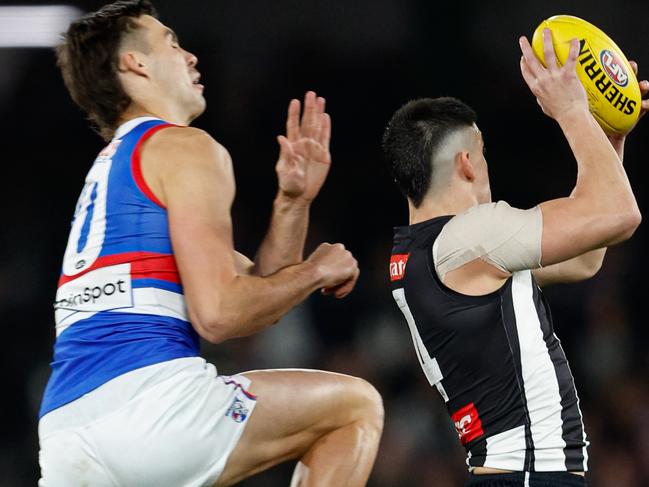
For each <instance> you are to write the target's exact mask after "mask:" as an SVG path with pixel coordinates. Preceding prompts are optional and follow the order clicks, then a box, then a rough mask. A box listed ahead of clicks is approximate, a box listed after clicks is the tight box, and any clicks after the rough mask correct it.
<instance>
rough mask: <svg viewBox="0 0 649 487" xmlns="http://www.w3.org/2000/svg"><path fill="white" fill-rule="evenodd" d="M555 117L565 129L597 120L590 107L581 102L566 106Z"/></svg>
mask: <svg viewBox="0 0 649 487" xmlns="http://www.w3.org/2000/svg"><path fill="white" fill-rule="evenodd" d="M554 119H555V120H556V121H557V123H558V124H559V126H560V127H561V128H562V129H563V130H564V131H565V130H566V129H569V128H571V127H575V126H579V125H581V124H584V123H590V122H591V121H594V120H595V119H594V118H593V116H592V114H591V113H590V111H589V110H588V107H587V106H583V105H581V104H574V105H570V106H568V107H566V108H564V109H563V110H562V111H561V112H560V113H558V114H557V115H556V116H555V117H554Z"/></svg>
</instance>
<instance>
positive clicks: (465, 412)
mask: <svg viewBox="0 0 649 487" xmlns="http://www.w3.org/2000/svg"><path fill="white" fill-rule="evenodd" d="M451 419H452V420H453V423H454V424H455V431H457V435H458V436H459V437H460V442H461V443H462V445H466V444H467V443H469V442H470V441H473V440H475V439H476V438H479V437H480V436H482V435H484V430H483V429H482V421H480V416H479V415H478V410H477V409H476V407H475V404H473V403H472V402H471V403H469V404H467V405H466V406H464V407H463V408H460V409H458V410H457V411H455V412H454V413H453V414H452V415H451Z"/></svg>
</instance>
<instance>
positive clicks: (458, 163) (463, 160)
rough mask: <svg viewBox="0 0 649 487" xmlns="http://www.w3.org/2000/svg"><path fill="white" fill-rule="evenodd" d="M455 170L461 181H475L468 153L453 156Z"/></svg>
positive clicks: (463, 152)
mask: <svg viewBox="0 0 649 487" xmlns="http://www.w3.org/2000/svg"><path fill="white" fill-rule="evenodd" d="M455 168H456V170H457V171H458V172H459V174H460V176H461V177H462V179H466V180H467V181H473V180H474V179H475V171H474V170H473V164H471V160H470V157H469V152H468V151H462V152H458V153H457V155H456V156H455Z"/></svg>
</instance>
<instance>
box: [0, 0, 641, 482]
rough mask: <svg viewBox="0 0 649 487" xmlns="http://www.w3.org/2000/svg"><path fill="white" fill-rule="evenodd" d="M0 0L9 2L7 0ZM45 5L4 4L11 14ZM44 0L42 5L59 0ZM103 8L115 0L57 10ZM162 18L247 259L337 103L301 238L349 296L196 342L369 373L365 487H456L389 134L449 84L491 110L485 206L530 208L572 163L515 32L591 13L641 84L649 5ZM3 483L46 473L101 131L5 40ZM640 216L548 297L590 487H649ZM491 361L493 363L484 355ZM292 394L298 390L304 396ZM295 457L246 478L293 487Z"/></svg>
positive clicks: (53, 79) (428, 6) (1, 99)
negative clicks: (229, 160) (389, 164)
mask: <svg viewBox="0 0 649 487" xmlns="http://www.w3.org/2000/svg"><path fill="white" fill-rule="evenodd" d="M0 3H2V4H4V2H0ZM31 3H33V4H36V3H38V4H43V3H47V2H13V4H31ZM50 3H52V2H50ZM67 3H69V4H71V5H76V6H77V7H80V8H82V9H84V10H92V9H96V8H98V7H100V6H101V5H103V4H104V3H106V2H102V1H87V2H81V1H76V2H74V1H73V2H67ZM156 5H157V7H158V9H159V12H160V15H161V20H162V21H163V22H165V23H167V24H168V25H170V26H171V27H172V28H174V29H175V30H176V32H177V33H178V35H179V37H180V39H181V43H182V44H183V46H184V47H185V48H186V49H187V50H189V51H191V52H193V53H195V54H196V55H197V56H198V58H199V66H198V68H199V70H200V71H201V72H202V73H203V83H204V84H205V85H206V92H205V94H206V97H207V100H208V110H207V112H206V113H205V114H204V115H203V116H202V117H201V118H200V119H198V120H197V122H196V125H197V126H198V127H201V128H204V129H206V130H208V131H209V132H210V133H211V134H212V135H213V136H214V137H215V138H216V139H217V140H219V141H220V142H221V143H223V144H224V145H225V146H226V147H227V148H228V149H229V151H230V153H231V154H232V157H233V160H234V165H235V166H234V167H235V172H236V177H237V183H238V194H237V198H236V202H235V205H234V209H233V219H234V229H235V230H234V231H235V240H236V243H237V247H238V249H239V250H241V251H243V252H244V253H247V254H248V255H254V252H255V249H256V246H257V245H258V243H259V242H260V240H261V238H262V236H263V234H264V232H265V229H266V222H267V221H268V217H269V212H270V207H271V202H272V199H273V196H274V194H275V190H276V181H275V176H274V163H275V160H276V156H277V147H276V142H275V136H276V135H277V134H279V133H282V130H283V124H284V121H285V111H286V106H287V104H288V101H289V100H290V98H293V97H301V96H303V94H304V92H305V91H306V90H307V89H314V90H317V92H318V94H321V95H323V96H325V97H326V98H327V102H328V111H329V112H330V113H331V115H332V118H333V130H334V132H333V141H332V153H333V158H334V165H333V167H332V171H331V174H330V177H329V180H328V182H327V183H326V185H325V187H324V189H323V190H322V192H321V195H320V196H319V198H318V200H317V201H316V203H315V204H314V207H313V210H312V222H313V223H312V228H311V231H310V239H309V244H308V246H309V249H313V248H314V246H315V245H316V244H317V243H319V242H321V241H330V242H331V241H341V242H344V243H345V244H346V245H347V246H348V247H349V248H350V249H351V250H352V251H353V252H354V253H355V255H356V256H357V257H358V259H359V262H360V266H361V270H362V276H361V280H360V281H359V284H358V287H357V290H356V291H355V292H354V293H353V294H352V295H351V296H350V297H348V298H346V299H345V300H342V301H336V300H333V299H330V298H323V297H321V296H313V297H312V298H311V299H309V300H308V301H307V302H306V303H305V304H303V305H302V306H300V307H298V308H297V309H296V310H295V311H294V312H293V313H291V314H290V315H289V316H288V317H287V318H286V319H284V320H283V321H282V322H281V323H280V324H278V325H277V326H276V327H275V328H274V329H271V330H269V331H267V332H264V333H262V334H260V335H258V336H257V337H253V338H248V339H241V340H235V341H231V342H228V343H226V344H224V345H221V346H211V345H206V346H204V355H205V356H206V357H207V358H208V359H209V360H211V361H213V362H214V363H215V364H216V365H217V366H218V367H219V370H220V371H222V372H223V373H233V372H237V371H242V370H247V369H252V368H259V367H264V368H265V367H286V366H298V367H316V368H324V369H329V370H334V371H339V372H346V373H351V374H355V375H359V376H362V377H364V378H367V379H368V380H370V381H371V382H372V383H374V384H375V385H376V386H377V388H378V389H379V390H380V391H381V393H382V394H383V396H384V399H385V409H386V427H385V433H384V437H383V441H382V445H381V450H380V453H379V456H378V459H377V463H376V466H375V469H374V473H373V475H372V478H371V481H370V485H371V486H373V487H393V486H398V487H410V486H459V485H461V484H462V482H463V479H464V478H465V477H466V473H465V472H466V469H465V466H464V456H463V455H464V454H463V449H462V448H461V447H460V445H459V442H458V441H457V437H456V435H455V432H454V430H453V428H452V426H451V422H450V420H449V419H448V418H447V416H446V412H445V410H444V407H443V402H442V400H441V398H439V395H438V394H437V392H436V391H434V390H432V389H431V388H430V387H429V386H428V384H427V382H426V380H425V378H424V376H423V374H422V372H421V370H420V368H419V365H418V363H417V360H416V357H415V354H414V352H413V350H412V343H411V340H410V336H409V332H408V329H407V326H406V324H405V321H404V320H403V318H402V317H401V315H400V314H398V310H397V308H396V306H395V305H394V304H393V302H392V298H391V295H390V291H389V286H388V274H387V262H388V259H389V252H390V246H391V238H392V226H394V225H400V224H404V223H406V222H407V207H406V204H405V201H404V200H403V199H402V198H401V196H400V195H399V194H398V192H397V190H396V188H395V187H394V186H393V184H392V183H391V180H390V178H389V176H388V174H387V171H386V169H385V168H384V164H383V160H382V157H381V151H380V139H381V134H382V131H383V127H384V126H385V124H386V122H387V120H388V119H389V117H390V115H391V114H392V112H393V111H394V110H395V109H396V108H398V107H399V106H400V105H401V104H403V103H404V102H406V101H407V100H409V99H412V98H416V97H421V96H440V95H454V96H457V97H459V98H461V99H463V100H464V101H466V102H467V103H469V104H470V105H472V106H473V107H474V108H475V109H476V110H477V112H478V114H479V120H478V124H479V125H480V127H481V129H482V131H483V134H484V136H485V140H486V145H487V160H488V161H489V163H490V173H491V178H492V193H493V196H494V200H497V199H504V200H507V201H508V202H510V203H511V204H512V205H515V206H519V207H530V206H533V205H535V204H537V203H539V202H540V201H543V200H546V199H550V198H554V197H558V196H565V195H567V194H568V193H569V192H570V190H571V188H572V185H573V184H574V180H575V174H576V170H575V169H576V165H575V163H574V162H573V159H572V156H571V153H570V151H569V149H568V146H567V144H566V142H565V140H564V139H563V137H562V134H561V132H560V130H559V128H558V126H557V125H556V124H555V123H554V122H553V121H551V120H550V119H548V118H546V117H545V116H544V115H543V114H542V113H541V111H540V110H539V108H538V106H537V105H536V102H535V100H534V98H533V97H532V96H531V95H530V93H529V92H528V90H527V88H526V87H525V85H524V83H523V81H522V78H521V76H520V73H519V72H518V59H519V57H520V52H519V50H518V42H517V38H518V36H519V35H521V34H526V35H528V36H529V35H531V33H532V32H533V30H534V28H535V27H536V26H537V25H538V23H539V22H540V21H541V20H542V19H543V18H546V17H548V16H550V15H554V14H558V13H569V14H573V15H577V16H580V17H582V18H585V19H587V20H589V21H591V22H592V23H594V24H596V25H598V26H599V27H600V28H602V29H603V30H604V31H605V32H607V33H608V34H609V35H611V36H612V37H613V38H614V39H615V40H616V42H617V43H618V45H619V46H620V47H621V48H622V49H623V51H624V52H625V53H626V54H627V55H628V56H629V57H630V58H632V59H636V60H637V61H638V63H639V64H640V75H641V77H649V34H648V32H649V2H646V1H617V2H610V1H602V0H593V1H585V0H580V1H572V2H570V1H564V2H560V1H555V0H550V1H544V2H541V1H537V2H534V3H531V2H530V3H526V2H513V1H507V2H481V1H476V0H465V1H462V2H459V1H455V2H453V1H445V2H434V1H425V0H356V1H353V2H352V1H342V0H334V1H316V0H301V1H298V0H275V1H270V0H266V1H262V0H248V1H245V2H244V1H239V2H235V1H222V0H219V1H207V0H202V1H199V0H190V1H182V2H181V1H175V2H172V1H171V0H159V1H158V2H156ZM0 123H1V127H2V131H1V132H0V134H1V135H0V146H1V148H2V150H1V151H0V157H1V158H2V162H1V164H2V165H1V173H0V174H1V177H0V218H1V220H0V221H1V223H2V231H1V232H0V327H2V337H3V344H2V348H1V349H0V350H1V352H0V374H1V375H0V378H1V379H2V390H3V398H2V400H1V401H0V486H2V487H14V486H20V487H22V486H33V485H36V481H37V478H38V463H37V462H38V458H37V456H38V440H37V410H38V406H39V401H40V397H41V394H42V391H43V387H44V384H45V381H46V380H47V377H48V374H49V369H48V362H49V361H50V359H51V347H52V343H53V339H54V326H53V312H52V305H51V303H52V302H53V298H54V293H55V288H56V281H57V276H58V271H59V266H60V261H61V258H62V255H63V251H64V248H65V243H66V239H67V232H68V229H69V222H70V219H71V216H72V212H73V208H74V205H75V202H76V199H77V196H78V194H79V192H80V190H81V187H82V185H83V180H84V177H85V174H86V172H87V169H88V167H89V166H90V164H91V163H92V161H93V159H94V157H95V154H96V153H97V152H98V151H99V150H101V148H102V145H103V144H102V141H101V140H100V138H99V137H98V136H96V135H95V134H94V133H93V132H92V131H91V129H90V128H89V125H88V123H87V122H86V121H85V120H84V116H83V114H82V113H81V112H80V111H79V110H78V109H77V108H76V107H75V106H74V105H73V104H72V102H71V101H70V99H69V97H68V95H67V93H66V92H65V90H64V87H63V84H62V81H61V79H60V76H59V73H58V72H57V69H56V66H55V61H54V56H53V53H52V51H51V50H48V49H0ZM648 136H649V127H648V126H647V122H646V121H645V122H644V124H641V125H640V126H639V127H638V128H637V129H636V131H635V133H633V134H632V136H631V137H630V138H629V141H628V143H627V156H626V160H625V166H626V168H627V172H628V173H629V177H630V180H631V182H632V184H633V186H634V188H635V190H636V193H637V196H638V200H639V203H640V207H641V210H643V212H644V213H645V214H649V207H648V201H647V199H648V195H649V190H648V189H647V188H646V183H647V176H646V174H647V172H646V171H645V170H644V169H645V167H644V166H645V165H646V164H647V154H648V152H649V137H648ZM646 248H647V230H646V224H645V225H642V226H641V227H640V229H639V230H638V232H637V233H636V235H635V236H634V237H633V239H632V240H631V241H629V242H626V243H624V244H622V245H620V246H619V247H616V248H614V249H611V250H610V251H609V252H608V256H607V259H606V262H605V263H604V267H603V269H602V271H601V272H600V273H599V275H598V276H596V277H595V278H594V279H592V280H590V281H588V282H584V283H581V284H577V285H571V286H556V287H553V288H548V289H547V295H548V297H549V299H550V303H551V305H552V307H553V312H554V318H555V324H556V328H557V334H558V335H559V337H560V338H562V340H563V346H564V348H565V350H566V353H567V355H568V358H569V360H570V361H571V365H572V370H573V373H574V375H575V378H576V382H577V385H578V390H579V392H580V398H581V407H582V410H583V412H584V416H585V423H586V428H587V431H588V433H589V439H590V440H591V441H592V446H591V448H590V450H589V452H590V456H591V469H592V472H591V473H590V475H589V478H590V481H591V485H592V486H593V487H602V486H614V487H627V486H633V487H638V486H647V485H649V481H648V480H647V479H648V478H649V374H648V373H647V368H648V366H649V359H648V355H649V333H648V332H647V322H646V319H645V309H646V297H645V291H644V281H645V274H646V272H647V257H646V255H645V253H646V250H645V249H646ZM494 360H498V357H494ZM296 400H299V399H298V398H297V397H296ZM291 468H292V466H291V465H286V466H280V467H278V468H275V469H273V470H271V471H270V472H267V473H265V474H263V475H260V476H259V477H257V478H256V479H251V480H249V481H247V482H245V483H244V484H242V485H245V486H249V487H254V486H264V487H272V486H276V485H277V486H280V485H283V486H286V485H288V479H289V478H290V472H291Z"/></svg>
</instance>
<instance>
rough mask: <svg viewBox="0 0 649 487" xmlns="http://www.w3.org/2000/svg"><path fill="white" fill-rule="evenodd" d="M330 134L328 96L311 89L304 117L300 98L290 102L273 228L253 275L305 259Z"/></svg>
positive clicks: (281, 142)
mask: <svg viewBox="0 0 649 487" xmlns="http://www.w3.org/2000/svg"><path fill="white" fill-rule="evenodd" d="M330 137H331V119H330V117H329V115H328V114H327V113H326V112H325V99H324V98H322V97H319V96H316V94H315V93H314V92H313V91H309V92H307V94H306V95H305V97H304V113H303V114H302V118H301V119H300V102H299V101H298V100H291V103H290V104H289V107H288V116H287V120H286V136H282V135H280V136H279V137H278V138H277V140H278V142H279V146H280V153H279V159H278V161H277V165H276V167H275V170H276V172H277V180H278V191H277V196H276V197H275V201H274V203H273V214H272V217H271V222H270V227H269V229H268V232H267V234H266V236H265V238H264V240H263V242H262V244H261V246H260V247H259V250H258V252H257V255H256V257H255V266H254V268H253V272H254V273H255V274H257V275H260V276H266V275H269V274H272V273H273V272H276V271H277V270H279V269H281V268H283V267H286V266H288V265H292V264H298V263H300V262H302V259H303V252H304V242H305V240H306V234H307V229H308V224H309V209H310V207H311V202H312V201H313V199H314V198H315V197H316V196H317V194H318V192H319V191H320V188H321V187H322V185H323V183H324V181H325V179H326V177H327V174H328V173H329V167H330V165H331V154H330V153H329V139H330Z"/></svg>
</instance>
